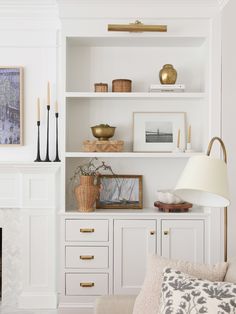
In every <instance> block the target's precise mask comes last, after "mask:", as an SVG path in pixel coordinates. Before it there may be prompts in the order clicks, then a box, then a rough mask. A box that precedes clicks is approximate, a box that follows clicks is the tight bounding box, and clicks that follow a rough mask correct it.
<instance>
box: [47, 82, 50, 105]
mask: <svg viewBox="0 0 236 314" xmlns="http://www.w3.org/2000/svg"><path fill="white" fill-rule="evenodd" d="M47 106H50V82H48V88H47Z"/></svg>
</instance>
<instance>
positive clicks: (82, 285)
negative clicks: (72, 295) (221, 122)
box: [80, 282, 94, 288]
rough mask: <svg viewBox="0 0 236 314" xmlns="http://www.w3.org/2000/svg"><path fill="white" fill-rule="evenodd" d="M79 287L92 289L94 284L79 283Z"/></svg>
mask: <svg viewBox="0 0 236 314" xmlns="http://www.w3.org/2000/svg"><path fill="white" fill-rule="evenodd" d="M80 287H82V288H92V287H94V282H81V283H80Z"/></svg>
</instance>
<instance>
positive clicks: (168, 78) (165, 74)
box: [159, 64, 177, 84]
mask: <svg viewBox="0 0 236 314" xmlns="http://www.w3.org/2000/svg"><path fill="white" fill-rule="evenodd" d="M159 78H160V82H161V84H175V82H176V80H177V71H176V70H175V68H174V67H173V65H172V64H165V65H163V68H162V69H161V71H160V73H159Z"/></svg>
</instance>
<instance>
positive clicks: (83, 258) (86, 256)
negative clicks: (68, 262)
mask: <svg viewBox="0 0 236 314" xmlns="http://www.w3.org/2000/svg"><path fill="white" fill-rule="evenodd" d="M79 258H80V259H82V260H91V259H94V256H93V255H80V257H79Z"/></svg>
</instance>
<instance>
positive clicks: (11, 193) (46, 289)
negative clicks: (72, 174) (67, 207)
mask: <svg viewBox="0 0 236 314" xmlns="http://www.w3.org/2000/svg"><path fill="white" fill-rule="evenodd" d="M59 188H60V165H59V164H53V163H52V164H49V163H33V162H31V163H10V162H8V163H6V162H5V163H4V162H2V163H0V214H1V213H2V214H1V215H0V226H1V225H2V226H3V229H4V230H3V235H4V237H5V235H6V234H7V232H8V230H9V226H11V223H12V221H11V220H9V221H6V219H5V220H3V219H2V218H3V217H5V216H3V213H4V212H6V213H9V212H10V211H12V212H13V213H14V212H16V211H17V213H18V216H17V217H18V220H19V221H20V223H21V226H20V227H21V230H20V235H21V236H20V238H19V239H18V241H17V243H11V246H12V247H18V249H19V251H20V255H19V256H18V262H19V268H20V269H21V278H22V279H21V281H20V282H19V287H18V288H19V289H18V288H17V291H18V293H20V295H15V297H17V300H18V307H20V308H56V306H57V289H56V267H55V265H56V253H55V252H56V239H55V235H56V214H57V211H58V210H59V204H60V197H59V196H58V194H57V193H56V191H57V190H58V189H59ZM10 208H11V209H10ZM14 209H15V210H14ZM17 209H19V210H17ZM9 217H10V216H9ZM11 217H12V216H11ZM12 219H13V218H12ZM13 222H14V220H13ZM4 241H6V239H5V238H4ZM4 243H5V242H4ZM4 248H5V246H4ZM4 248H3V255H4V254H7V251H6V250H4ZM5 260H6V257H5V256H4V257H3V261H5ZM8 272H9V269H8V266H7V265H6V263H4V264H3V274H4V276H7V274H8ZM9 284H10V282H9ZM10 288H11V287H8V286H6V282H5V283H4V289H5V291H3V304H4V302H5V301H6V302H5V303H9V302H8V299H9V298H8V296H7V291H8V290H9V289H10ZM14 291H15V290H14ZM17 291H15V294H17ZM5 296H6V297H5ZM4 298H6V300H4Z"/></svg>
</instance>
